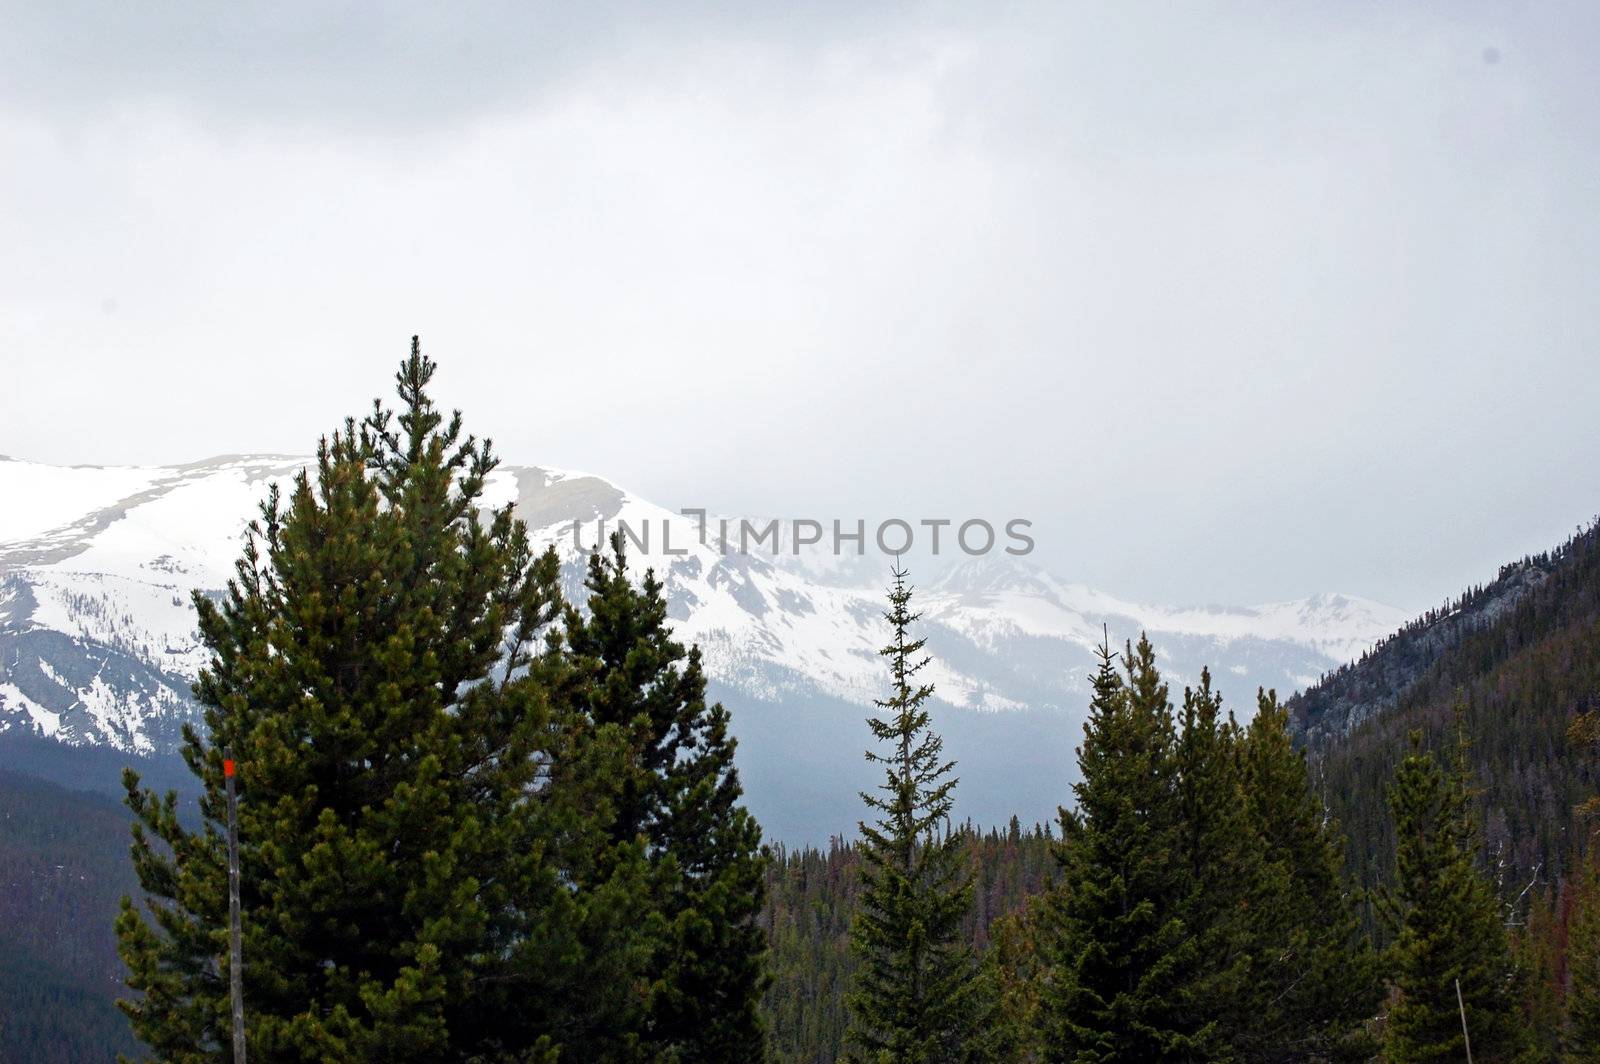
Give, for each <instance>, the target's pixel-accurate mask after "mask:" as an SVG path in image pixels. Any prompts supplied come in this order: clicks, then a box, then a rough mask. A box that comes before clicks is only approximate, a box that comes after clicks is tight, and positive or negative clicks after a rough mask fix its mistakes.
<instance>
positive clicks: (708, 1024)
mask: <svg viewBox="0 0 1600 1064" xmlns="http://www.w3.org/2000/svg"><path fill="white" fill-rule="evenodd" d="M610 546H611V551H610V553H609V554H601V553H600V552H598V551H597V552H595V553H594V554H593V555H592V556H591V557H590V560H589V570H588V575H587V578H586V580H585V588H586V590H587V592H588V599H587V607H586V611H583V612H580V611H579V610H577V609H575V608H572V607H569V608H568V610H567V619H566V625H565V628H566V639H567V644H568V646H569V648H570V650H571V652H572V654H573V656H574V660H575V664H576V668H577V669H578V670H579V672H581V673H582V674H583V676H584V677H585V679H584V680H583V682H581V683H580V684H579V685H578V686H577V687H575V688H574V689H573V690H572V691H571V692H569V695H568V697H570V698H572V699H573V701H574V703H575V705H576V708H577V712H578V713H579V714H580V715H581V716H582V717H583V718H584V719H585V720H586V721H587V722H588V726H589V727H591V728H596V729H607V728H615V729H619V730H620V731H621V732H622V733H623V734H624V735H626V737H627V745H628V750H629V766H628V770H627V771H625V772H623V773H621V774H620V775H618V776H617V777H616V778H615V782H616V786H615V787H614V788H613V790H612V794H611V804H612V805H614V807H615V810H616V816H615V818H614V819H613V820H612V822H611V844H612V845H613V846H616V847H621V848H622V849H623V850H624V851H627V850H628V848H629V847H631V846H633V845H635V844H636V843H642V844H643V846H644V850H645V854H646V857H647V860H648V861H649V865H650V878H651V897H652V899H653V903H654V906H655V913H654V914H653V915H652V918H651V920H650V922H649V925H648V927H647V928H646V929H645V930H644V934H645V935H646V937H647V938H648V939H649V941H650V947H649V961H648V965H647V970H646V984H645V985H646V987H647V989H646V994H645V997H646V1000H645V1003H644V1025H643V1028H642V1043H641V1045H642V1047H643V1049H644V1051H646V1052H647V1053H649V1054H652V1055H654V1056H656V1057H659V1058H660V1059H670V1060H673V1061H680V1062H683V1064H700V1062H706V1064H714V1062H727V1064H746V1062H750V1061H757V1060H760V1059H761V1058H762V1055H763V1053H764V1052H765V1032H764V1026H763V1022H762V1017H761V1013H760V1002H761V995H762V993H763V991H764V990H765V988H766V985H767V981H768V976H767V973H766V970H765V966H764V965H765V951H766V940H765V936H764V935H763V933H762V931H761V929H760V928H759V927H757V926H756V923H755V918H756V916H757V915H758V914H759V913H760V912H761V909H762V905H763V901H764V897H765V886H766V879H765V864H766V860H767V857H766V854H765V852H764V850H763V849H762V845H761V828H760V825H759V824H757V822H756V820H755V818H754V817H752V816H751V815H750V813H749V811H748V810H746V809H745V808H744V806H743V804H742V803H741V797H742V793H743V792H742V788H741V786H740V783H739V775H738V772H737V770H736V769H735V767H734V749H735V746H736V742H735V740H734V738H733V736H732V735H731V734H730V733H729V717H728V712H727V710H726V709H724V708H723V707H722V705H721V704H720V703H718V704H713V705H709V706H708V705H707V703H706V680H705V673H704V670H703V667H702V665H701V658H700V650H699V648H698V647H694V648H692V649H689V650H685V648H684V647H683V646H682V645H681V644H680V643H678V642H677V641H676V640H674V639H673V638H672V632H671V628H670V626H669V624H668V620H667V602H666V596H665V594H664V592H663V588H662V585H661V583H660V582H659V581H658V580H657V579H656V577H655V574H654V572H651V571H647V572H646V573H645V575H644V579H643V581H642V582H641V583H640V584H639V585H637V586H635V584H634V583H633V582H632V581H631V580H630V579H629V576H628V566H627V557H626V553H625V550H624V542H623V537H622V535H621V534H620V533H617V534H615V535H613V536H612V538H611V543H610ZM601 867H602V868H603V867H604V865H603V863H602V866H601Z"/></svg>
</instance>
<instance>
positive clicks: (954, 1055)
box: [848, 567, 992, 1064]
mask: <svg viewBox="0 0 1600 1064" xmlns="http://www.w3.org/2000/svg"><path fill="white" fill-rule="evenodd" d="M893 575H894V584H893V586H892V588H891V589H890V591H889V610H888V612H887V613H886V614H885V615H884V617H885V620H887V621H888V622H889V626H890V628H891V630H892V633H893V637H892V640H891V641H890V643H889V644H888V645H887V646H885V647H884V648H883V650H882V651H881V653H882V655H883V656H884V657H886V658H887V659H888V661H889V672H890V677H891V688H890V695H889V697H888V698H887V699H881V700H878V701H877V702H876V705H877V706H878V708H879V710H880V711H881V713H880V714H878V715H874V716H872V717H868V718H867V724H868V726H869V727H870V728H871V729H872V735H873V738H874V739H876V740H877V741H878V743H879V744H880V746H879V749H878V750H868V751H867V760H868V761H869V762H871V763H873V764H877V765H881V766H883V770H884V782H883V783H882V784H881V785H880V786H879V788H878V792H879V793H877V794H872V793H863V794H862V796H861V797H862V800H863V801H864V802H866V804H867V807H868V808H869V809H870V810H872V811H873V813H874V814H875V818H874V820H873V821H872V822H871V823H867V822H865V821H863V822H862V823H861V825H860V829H861V847H860V848H861V883H862V894H861V901H860V909H859V910H858V912H857V913H856V916H855V920H854V921H853V923H852V925H851V941H852V944H853V946H854V948H855V950H856V953H857V955H858V958H859V966H858V968H857V971H856V975H855V984H854V987H853V989H852V990H851V992H850V995H849V998H848V1003H849V1008H850V1011H851V1026H850V1031H849V1039H850V1043H851V1046H852V1050H853V1057H854V1059H857V1060H861V1061H866V1062H872V1064H940V1062H955V1061H969V1060H976V1059H982V1058H983V1057H984V1056H985V1055H986V1054H987V1052H988V1045H987V1041H986V1038H987V1036H988V1034H989V1031H988V1028H989V1027H990V1022H991V1011H992V1010H991V1009H990V1007H989V1005H988V995H987V994H986V993H985V985H984V983H983V982H982V980H981V978H980V973H979V970H978V967H977V964H976V962H975V960H974V958H973V956H972V953H971V951H970V949H969V948H968V947H967V945H966V944H965V942H964V941H963V937H964V936H963V930H962V923H963V921H964V919H965V918H966V916H967V914H968V912H969V911H970V909H971V907H972V881H971V874H970V871H969V869H968V868H967V863H966V851H965V847H964V845H963V839H962V837H961V836H960V835H959V834H957V833H955V832H953V831H951V830H950V824H949V821H950V810H951V806H952V804H953V801H954V799H953V791H954V790H955V786H956V777H955V776H954V775H952V770H953V769H954V768H955V763H954V762H953V761H947V760H945V757H944V741H943V740H942V739H941V738H940V736H939V734H938V733H937V732H935V731H934V730H933V726H932V720H931V718H930V716H929V713H928V709H927V701H928V699H929V697H931V696H932V694H933V686H932V685H931V684H927V683H923V682H921V681H919V680H918V678H917V674H918V673H919V672H921V671H922V669H923V668H924V667H925V666H926V665H927V664H928V660H929V659H928V658H927V657H925V656H922V648H923V645H924V640H921V639H912V638H911V626H912V625H913V624H914V623H915V622H916V620H917V617H918V615H917V614H914V613H912V612H911V609H910V603H911V593H912V592H911V588H910V587H909V586H908V585H907V584H906V580H905V578H906V572H905V571H904V570H903V569H900V568H898V567H897V568H896V569H895V570H894V574H893ZM880 751H882V752H880Z"/></svg>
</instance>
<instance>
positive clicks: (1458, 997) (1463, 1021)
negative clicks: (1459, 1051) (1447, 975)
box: [1456, 979, 1472, 1064]
mask: <svg viewBox="0 0 1600 1064" xmlns="http://www.w3.org/2000/svg"><path fill="white" fill-rule="evenodd" d="M1456 1007H1457V1008H1458V1009H1460V1010H1461V1038H1462V1041H1464V1042H1466V1044H1467V1064H1472V1035H1470V1034H1468V1033H1467V1003H1466V1002H1465V1001H1462V1000H1461V980H1459V979H1457V980H1456Z"/></svg>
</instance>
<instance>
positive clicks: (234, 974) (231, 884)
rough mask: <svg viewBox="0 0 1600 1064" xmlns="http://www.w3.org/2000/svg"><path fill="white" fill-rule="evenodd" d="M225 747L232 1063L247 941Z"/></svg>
mask: <svg viewBox="0 0 1600 1064" xmlns="http://www.w3.org/2000/svg"><path fill="white" fill-rule="evenodd" d="M230 753H231V751H226V750H225V751H223V759H222V779H223V785H224V786H225V787H226V789H227V792H228V990H229V993H230V996H231V997H232V998H233V1064H245V1060H244V944H243V942H242V941H241V939H242V937H243V936H242V934H241V931H240V926H239V802H238V799H237V798H236V797H235V796H234V791H233V758H232V757H231V756H229V754H230Z"/></svg>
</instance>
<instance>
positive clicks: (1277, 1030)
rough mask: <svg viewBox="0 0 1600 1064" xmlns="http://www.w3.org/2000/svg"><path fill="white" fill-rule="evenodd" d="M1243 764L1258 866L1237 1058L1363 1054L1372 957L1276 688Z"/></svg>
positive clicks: (1377, 982)
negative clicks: (1245, 1017) (1248, 993)
mask: <svg viewBox="0 0 1600 1064" xmlns="http://www.w3.org/2000/svg"><path fill="white" fill-rule="evenodd" d="M1241 758H1242V765H1243V771H1244V790H1245V803H1244V808H1245V810H1246V813H1247V815H1248V818H1249V821H1250V823H1251V826H1252V828H1253V829H1254V831H1255V833H1256V835H1257V837H1258V839H1259V840H1260V846H1261V853H1262V855H1263V858H1264V861H1265V867H1264V868H1263V869H1262V879H1261V881H1260V883H1259V885H1258V886H1259V889H1258V890H1257V892H1256V894H1255V896H1254V898H1253V899H1252V906H1251V915H1250V922H1251V928H1252V932H1253V934H1254V936H1255V938H1256V941H1257V943H1258V945H1257V947H1256V959H1255V967H1254V968H1253V970H1252V975H1251V980H1252V984H1253V987H1254V990H1255V993H1254V995H1253V997H1252V998H1251V1000H1250V1002H1249V1007H1250V1013H1251V1017H1252V1022H1251V1023H1250V1024H1249V1028H1248V1034H1247V1040H1246V1043H1245V1045H1244V1046H1243V1048H1244V1050H1245V1052H1244V1055H1245V1056H1246V1057H1247V1058H1249V1059H1253V1060H1260V1061H1305V1060H1333V1059H1341V1058H1352V1059H1355V1058H1359V1059H1365V1058H1367V1057H1370V1056H1371V1047H1370V1046H1369V1045H1368V1044H1367V1041H1366V1039H1365V1038H1364V1036H1363V1032H1362V1031H1361V1024H1362V1023H1363V1021H1364V1020H1366V1019H1367V1018H1368V1017H1370V1016H1372V1015H1373V1014H1374V1013H1375V1012H1376V1011H1377V1007H1378V1002H1379V998H1380V996H1381V992H1382V981H1381V979H1380V975H1379V971H1378V967H1377V957H1376V954H1375V952H1374V950H1373V949H1372V945H1371V942H1370V940H1369V939H1368V937H1367V935H1366V934H1365V932H1364V930H1363V928H1362V923H1361V915H1360V910H1359V908H1358V905H1357V901H1358V899H1357V896H1356V893H1355V891H1354V889H1353V888H1352V887H1351V886H1350V885H1349V884H1348V883H1347V882H1346V878H1345V872H1344V853H1343V836H1342V835H1341V833H1340V831H1339V827H1338V824H1337V823H1335V822H1334V821H1332V820H1331V819H1329V818H1328V817H1327V816H1326V814H1325V813H1324V811H1323V808H1322V803H1321V802H1320V801H1318V799H1317V797H1316V795H1315V793H1314V792H1313V791H1312V789H1311V785H1310V779H1309V773H1308V770H1307V767H1306V758H1305V754H1304V753H1303V752H1301V751H1298V750H1296V749H1295V748H1294V745H1293V743H1292V742H1291V740H1290V737H1289V714H1288V711H1287V710H1286V709H1284V707H1283V706H1281V705H1279V704H1278V699H1277V695H1276V694H1275V693H1274V692H1264V691H1258V692H1257V707H1256V715H1255V717H1254V718H1253V719H1252V720H1251V722H1250V725H1249V728H1248V729H1247V731H1246V733H1245V736H1244V738H1243V742H1242V744H1241Z"/></svg>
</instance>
